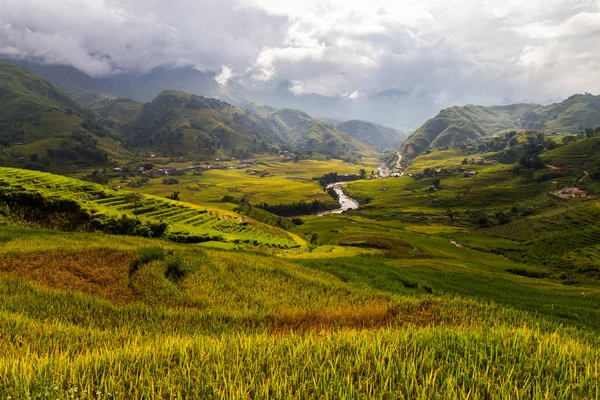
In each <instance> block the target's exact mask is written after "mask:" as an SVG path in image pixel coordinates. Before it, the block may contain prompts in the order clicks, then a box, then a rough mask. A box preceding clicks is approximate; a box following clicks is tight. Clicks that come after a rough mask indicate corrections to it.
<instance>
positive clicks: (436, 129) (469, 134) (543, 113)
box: [402, 94, 600, 154]
mask: <svg viewBox="0 0 600 400" xmlns="http://www.w3.org/2000/svg"><path fill="white" fill-rule="evenodd" d="M598 125H600V96H593V95H591V94H585V95H574V96H571V97H569V98H568V99H567V100H565V101H563V102H561V103H555V104H551V105H548V106H540V105H535V104H515V105H510V106H492V107H484V106H476V105H467V106H464V107H451V108H448V109H445V110H442V111H441V112H440V113H439V114H438V115H437V116H435V117H434V118H432V119H430V120H429V121H427V122H426V123H425V124H424V125H422V126H421V127H420V128H418V129H417V130H416V131H415V132H414V134H413V135H411V136H410V137H409V138H408V139H407V140H406V141H405V142H404V144H403V145H402V151H403V152H404V153H405V154H410V153H413V152H414V153H416V154H420V153H422V152H424V151H426V150H428V149H430V148H443V147H445V146H449V147H455V146H457V145H458V144H461V143H464V142H466V141H468V140H476V139H480V138H484V137H489V136H491V135H494V134H496V133H498V132H500V131H503V130H507V129H534V130H539V131H544V132H560V133H578V132H579V131H580V130H582V129H583V128H587V127H595V126H598Z"/></svg>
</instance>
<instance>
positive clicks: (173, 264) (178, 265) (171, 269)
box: [165, 254, 196, 283]
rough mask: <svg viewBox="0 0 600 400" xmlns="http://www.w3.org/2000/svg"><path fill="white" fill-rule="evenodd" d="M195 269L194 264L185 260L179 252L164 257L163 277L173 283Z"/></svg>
mask: <svg viewBox="0 0 600 400" xmlns="http://www.w3.org/2000/svg"><path fill="white" fill-rule="evenodd" d="M195 270H196V265H195V264H192V263H190V262H187V261H185V260H184V259H183V257H182V256H181V254H173V255H171V256H169V257H167V259H166V269H165V277H166V278H168V279H169V280H171V281H173V282H175V283H177V282H179V281H180V280H181V279H182V278H184V277H185V276H186V275H188V274H190V273H192V272H194V271H195Z"/></svg>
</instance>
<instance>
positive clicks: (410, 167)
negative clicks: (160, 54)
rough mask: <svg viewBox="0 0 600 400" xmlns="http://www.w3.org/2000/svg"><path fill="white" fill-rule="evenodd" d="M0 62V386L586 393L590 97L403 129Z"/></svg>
mask: <svg viewBox="0 0 600 400" xmlns="http://www.w3.org/2000/svg"><path fill="white" fill-rule="evenodd" d="M40 68H41V67H40ZM58 70H62V68H59V69H58ZM0 72H1V73H2V74H4V75H2V76H4V79H3V80H2V81H0V89H1V90H0V104H2V105H3V107H4V108H3V109H2V110H3V111H2V112H0V118H1V119H0V126H2V127H3V129H2V130H1V131H0V134H1V135H0V137H1V138H2V140H3V141H2V142H1V144H0V146H1V147H0V150H2V154H1V155H0V321H1V323H0V338H2V339H1V340H0V350H2V355H1V356H0V397H3V398H15V399H16V398H24V399H25V398H57V399H58V398H81V399H90V398H94V399H112V398H177V399H188V398H242V399H246V398H247V399H250V398H407V399H409V398H410V399H412V398H427V399H447V398H540V399H541V398H564V399H571V398H581V399H590V398H596V397H597V395H598V393H599V391H600V385H599V383H598V382H599V381H600V380H599V379H598V371H599V370H600V341H599V339H598V332H599V331H600V283H599V282H600V225H599V224H598V222H599V221H600V198H599V197H598V196H600V161H599V160H600V104H599V103H598V102H597V98H596V96H592V95H576V96H572V97H570V98H569V99H567V100H565V101H564V102H563V103H560V104H553V105H550V106H537V105H529V104H525V105H523V104H517V105H514V106H506V107H504V106H503V107H483V106H465V107H453V108H451V109H446V110H442V111H441V112H440V114H438V115H437V116H436V117H434V118H433V119H431V120H429V121H427V122H425V124H424V125H423V126H421V127H420V128H418V129H416V130H415V131H414V133H413V134H412V135H411V136H410V137H409V138H408V139H406V141H404V142H403V140H402V136H401V135H400V133H401V132H400V130H399V129H397V128H389V127H385V126H381V125H378V124H375V123H371V122H368V121H360V120H349V121H346V122H339V121H337V122H334V121H323V120H320V119H318V118H313V117H312V116H310V115H308V114H306V113H305V112H303V111H299V110H294V109H288V108H280V109H276V108H272V107H269V106H265V105H258V104H246V107H243V106H241V105H240V104H239V103H238V105H237V106H236V105H233V104H231V103H228V102H226V101H224V100H219V99H216V98H213V97H209V96H208V95H212V96H216V95H217V94H219V93H220V94H221V95H225V94H227V95H228V96H230V95H231V96H232V94H231V93H224V92H223V91H224V89H222V88H220V87H219V86H218V85H217V84H216V83H214V82H212V81H211V82H209V83H210V85H208V84H207V85H208V86H207V87H209V89H210V90H208V89H207V91H206V95H207V97H205V96H204V95H199V94H190V93H185V92H182V91H179V90H178V89H181V88H182V87H181V86H182V85H183V83H182V84H181V85H179V84H176V83H177V82H179V81H175V82H172V85H171V87H162V86H160V85H155V86H153V87H152V88H151V89H152V90H150V89H148V91H147V92H143V93H141V94H140V95H139V97H140V98H141V97H146V96H148V98H147V99H145V101H147V102H146V103H141V102H138V101H135V100H131V99H124V98H120V97H119V95H120V93H121V92H120V91H121V90H125V89H126V88H125V87H123V88H119V90H116V89H114V90H115V91H114V92H113V93H112V94H111V93H104V94H103V95H102V96H100V94H99V92H97V91H95V90H92V89H93V88H92V87H91V86H90V87H87V88H86V87H84V86H85V85H84V83H85V82H88V83H89V81H87V80H86V79H83V78H81V81H80V84H79V85H77V87H76V88H75V89H73V88H72V86H70V85H65V82H64V81H61V83H62V85H63V86H66V87H71V88H72V89H71V90H72V92H71V93H70V94H67V93H66V92H63V91H62V90H61V89H59V88H58V87H57V86H55V85H54V84H52V83H51V82H49V81H47V80H44V79H42V78H41V77H39V76H36V75H35V74H33V73H32V72H28V71H25V70H21V69H18V68H17V67H14V66H12V65H9V64H4V63H0ZM190 74H193V75H194V76H196V75H197V74H196V73H195V72H193V71H191V72H190ZM8 77H9V78H10V79H9V78H8ZM118 79H120V82H124V83H127V82H131V81H132V80H133V78H132V77H131V76H125V75H124V76H122V77H121V78H115V80H118ZM136 79H139V80H142V79H148V80H151V79H158V78H157V77H156V76H151V75H148V76H145V77H143V78H136ZM95 82H96V83H94V85H99V83H98V81H97V80H96V81H95ZM205 83H206V82H205ZM89 84H90V85H92V84H91V83H89ZM131 84H132V85H133V83H131ZM104 85H106V86H102V88H104V89H106V88H110V85H109V82H108V81H105V82H104ZM98 87H100V86H96V87H95V88H96V89H98ZM158 89H160V91H159V92H158V93H156V96H149V94H154V91H157V90H158ZM129 90H133V89H129ZM216 92H218V93H216ZM238 94H239V93H238ZM71 96H77V98H78V99H83V98H91V99H93V101H90V102H88V103H86V104H87V105H84V104H83V103H82V100H75V99H74V98H73V97H71ZM238 100H239V98H238ZM23 107H25V108H26V109H23ZM550 114H552V115H551V117H552V118H550V117H548V115H550ZM532 124H533V125H532ZM578 125H581V126H582V127H583V129H581V130H579V129H578ZM402 142H403V143H402ZM401 143H402V144H401Z"/></svg>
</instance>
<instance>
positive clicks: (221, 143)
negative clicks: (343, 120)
mask: <svg viewBox="0 0 600 400" xmlns="http://www.w3.org/2000/svg"><path fill="white" fill-rule="evenodd" d="M109 104H110V103H109ZM129 115H131V114H129ZM124 132H125V138H126V140H127V141H128V142H129V143H130V144H131V145H132V146H134V147H138V148H144V149H148V150H153V151H155V152H157V153H167V154H169V155H179V156H183V155H187V156H192V157H198V158H206V157H213V156H227V157H229V156H237V157H248V156H250V155H251V154H256V153H263V152H266V151H273V150H276V149H279V148H290V149H293V150H299V151H313V152H317V153H321V154H325V155H328V156H331V157H339V158H343V157H347V156H355V157H358V155H359V152H361V151H369V150H370V147H369V146H367V145H365V144H362V143H360V142H358V141H357V140H355V139H354V138H352V137H350V136H349V135H346V134H345V133H343V132H340V131H337V130H335V129H334V128H333V127H331V126H329V125H327V124H325V123H324V122H322V121H318V120H315V119H312V118H311V117H310V116H309V115H308V114H306V113H303V112H301V111H297V110H289V109H284V110H277V109H274V108H271V107H264V106H263V107H258V106H253V107H250V108H249V109H248V110H242V109H240V108H236V107H234V106H232V105H231V104H229V103H226V102H224V101H221V100H217V99H212V98H206V97H203V96H196V95H193V94H189V93H185V92H179V91H165V92H163V93H161V94H160V95H158V96H157V97H156V98H155V99H154V100H152V102H150V103H147V104H145V105H144V106H143V107H142V108H141V110H140V112H139V114H138V116H137V117H136V118H135V119H134V120H133V121H131V122H130V123H128V124H127V125H125V128H124Z"/></svg>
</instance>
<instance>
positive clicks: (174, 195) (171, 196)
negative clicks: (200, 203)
mask: <svg viewBox="0 0 600 400" xmlns="http://www.w3.org/2000/svg"><path fill="white" fill-rule="evenodd" d="M167 199H171V200H179V192H173V193H171V194H170V195H168V196H167Z"/></svg>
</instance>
